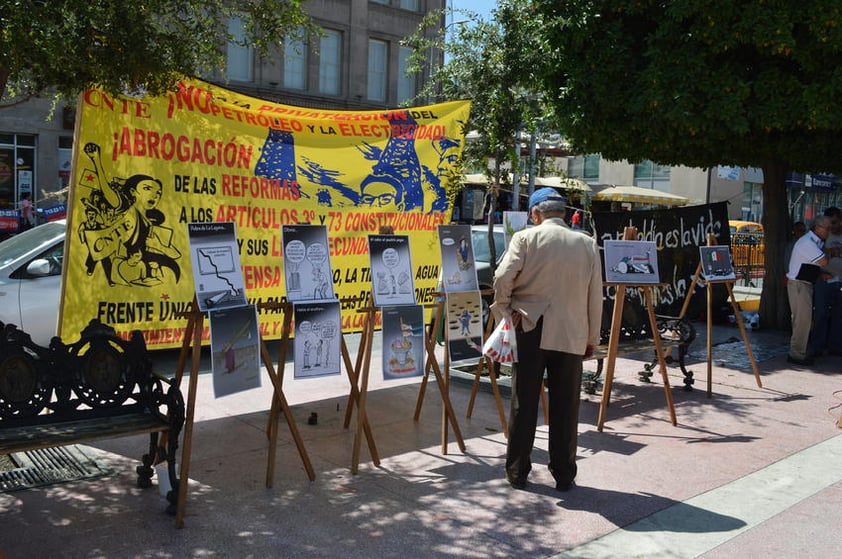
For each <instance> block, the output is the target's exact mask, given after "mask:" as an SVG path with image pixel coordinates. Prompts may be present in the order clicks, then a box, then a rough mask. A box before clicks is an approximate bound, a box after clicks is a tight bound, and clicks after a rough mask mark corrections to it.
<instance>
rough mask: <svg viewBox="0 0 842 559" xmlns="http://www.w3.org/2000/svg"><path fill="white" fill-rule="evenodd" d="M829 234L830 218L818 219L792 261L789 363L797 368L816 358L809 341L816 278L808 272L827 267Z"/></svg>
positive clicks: (794, 250)
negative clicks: (813, 355)
mask: <svg viewBox="0 0 842 559" xmlns="http://www.w3.org/2000/svg"><path fill="white" fill-rule="evenodd" d="M829 233H830V218H829V217H826V216H823V215H821V216H819V217H817V218H816V220H815V222H814V223H813V229H812V230H811V231H810V232H808V233H807V234H806V235H804V236H803V237H801V238H800V239H798V240H797V241H796V242H795V245H794V246H793V247H792V256H790V258H789V268H788V271H787V273H786V277H787V283H786V293H787V298H788V299H789V309H790V313H791V314H792V336H791V337H790V340H789V355H787V361H788V362H789V363H794V364H796V365H812V364H813V358H812V356H810V355H809V354H808V342H809V340H810V330H811V329H812V324H813V283H814V282H815V278H812V277H809V276H808V275H805V270H807V269H809V267H810V266H809V265H814V266H826V265H827V256H825V254H824V251H823V247H824V241H825V239H826V238H827V236H828V234H829ZM805 265H806V266H805Z"/></svg>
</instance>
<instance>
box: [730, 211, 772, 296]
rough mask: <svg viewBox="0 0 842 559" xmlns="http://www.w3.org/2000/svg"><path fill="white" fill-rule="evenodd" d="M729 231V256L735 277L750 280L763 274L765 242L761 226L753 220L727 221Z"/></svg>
mask: <svg viewBox="0 0 842 559" xmlns="http://www.w3.org/2000/svg"><path fill="white" fill-rule="evenodd" d="M728 225H729V229H730V231H731V257H732V259H733V260H734V272H735V273H736V275H737V277H738V278H740V279H743V280H745V281H746V283H748V282H750V280H751V279H752V278H759V277H762V276H763V271H764V269H765V258H764V251H765V244H764V242H763V241H764V237H763V226H762V225H761V224H759V223H756V222H754V221H730V220H729V221H728Z"/></svg>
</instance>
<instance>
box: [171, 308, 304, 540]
mask: <svg viewBox="0 0 842 559" xmlns="http://www.w3.org/2000/svg"><path fill="white" fill-rule="evenodd" d="M284 305H285V306H284V331H283V332H284V334H283V335H282V343H281V353H282V355H283V356H285V353H286V343H287V342H288V341H289V326H290V323H291V321H292V315H291V309H292V306H291V305H290V304H288V303H286V304H284ZM204 320H205V313H204V312H202V311H200V310H199V305H198V302H197V301H196V297H195V296H194V297H193V304H192V308H191V310H190V312H189V313H188V314H187V326H186V327H185V329H184V340H183V341H182V344H181V353H180V354H179V357H178V365H177V366H176V372H175V381H176V384H177V385H178V386H179V387H180V386H181V380H182V378H183V377H184V369H185V366H186V364H187V355H188V353H190V354H191V355H192V360H191V366H190V381H189V387H188V391H187V402H186V414H185V421H184V439H183V446H182V451H181V452H182V457H181V470H180V474H179V484H178V501H177V505H176V519H175V524H176V527H178V528H182V527H184V512H185V508H186V503H187V485H188V481H189V472H190V456H191V452H192V449H193V420H194V418H195V411H196V392H197V389H198V385H199V366H200V363H201V352H202V331H203V329H204ZM191 350H192V353H191ZM260 355H261V359H262V361H263V365H264V366H265V367H266V371H267V372H268V373H269V378H270V380H271V381H272V385H273V387H274V396H273V398H272V411H271V412H270V414H269V419H270V423H269V425H270V427H269V457H268V462H267V466H266V487H272V477H273V474H274V470H275V454H276V448H277V413H278V410H282V411H283V412H284V416H285V417H286V420H287V424H288V425H289V430H290V434H291V435H292V438H293V440H294V441H295V445H296V447H297V448H298V453H299V455H300V456H301V460H302V462H303V463H304V469H305V470H306V471H307V476H308V477H309V478H310V481H313V480H314V479H316V473H315V471H314V470H313V466H312V465H311V464H310V458H309V456H308V455H307V451H306V449H305V448H304V442H303V441H302V439H301V436H300V434H299V432H298V427H297V426H296V424H295V418H294V417H293V415H292V411H291V410H290V408H289V405H288V404H287V400H286V397H285V396H284V391H283V386H282V377H281V375H279V374H278V373H277V372H276V371H275V368H274V367H273V365H272V360H271V358H269V352H268V351H267V349H266V345H265V343H264V342H263V340H262V339H261V340H260ZM280 363H281V367H283V363H284V360H283V359H282V360H281V362H280ZM281 370H283V368H282V369H281Z"/></svg>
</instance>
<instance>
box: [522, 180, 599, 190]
mask: <svg viewBox="0 0 842 559" xmlns="http://www.w3.org/2000/svg"><path fill="white" fill-rule="evenodd" d="M544 186H551V187H554V188H563V189H565V190H577V191H579V192H590V191H591V187H590V185H589V184H588V183H586V182H585V181H583V180H581V179H572V178H565V177H535V188H541V187H544Z"/></svg>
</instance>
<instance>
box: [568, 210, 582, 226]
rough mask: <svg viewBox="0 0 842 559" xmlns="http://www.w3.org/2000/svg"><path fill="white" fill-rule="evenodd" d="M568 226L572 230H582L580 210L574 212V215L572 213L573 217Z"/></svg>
mask: <svg viewBox="0 0 842 559" xmlns="http://www.w3.org/2000/svg"><path fill="white" fill-rule="evenodd" d="M570 226H571V227H572V228H573V229H581V228H582V212H581V210H576V213H574V214H573V217H572V218H570Z"/></svg>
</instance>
